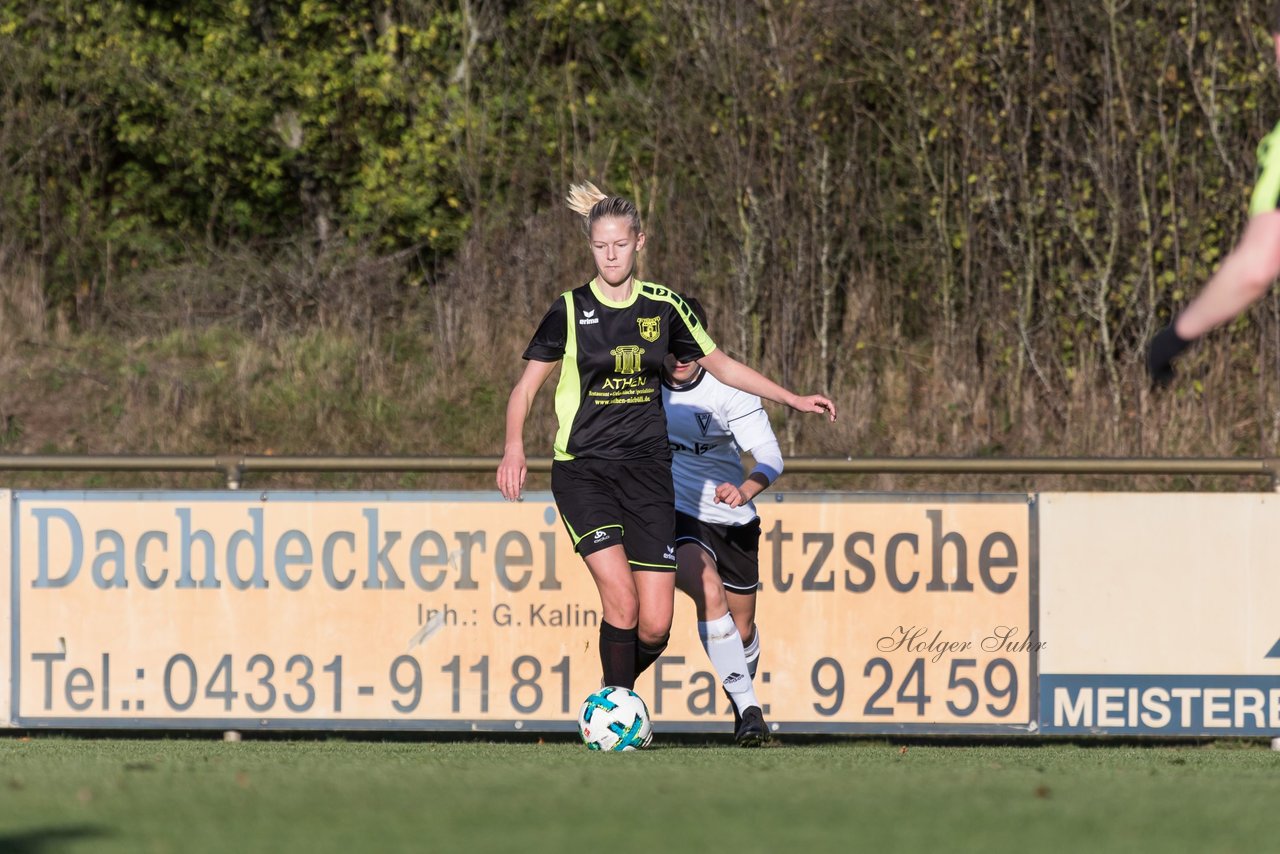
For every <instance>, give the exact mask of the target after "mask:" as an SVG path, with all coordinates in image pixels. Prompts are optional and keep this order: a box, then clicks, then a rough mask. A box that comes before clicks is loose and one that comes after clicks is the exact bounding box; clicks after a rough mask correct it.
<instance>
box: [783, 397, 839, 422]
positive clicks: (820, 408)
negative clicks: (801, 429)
mask: <svg viewBox="0 0 1280 854" xmlns="http://www.w3.org/2000/svg"><path fill="white" fill-rule="evenodd" d="M791 408H792V409H794V410H795V411H797V412H817V413H823V412H825V413H826V414H827V419H828V420H829V421H835V420H836V405H835V404H834V403H832V402H831V401H830V400H828V399H827V398H825V397H823V396H822V395H820V394H810V395H805V396H804V397H797V398H796V399H795V402H793V403H792V404H791Z"/></svg>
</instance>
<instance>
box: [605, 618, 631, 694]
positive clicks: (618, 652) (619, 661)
mask: <svg viewBox="0 0 1280 854" xmlns="http://www.w3.org/2000/svg"><path fill="white" fill-rule="evenodd" d="M600 666H601V667H602V668H603V669H604V684H605V685H617V686H618V687H620V688H634V687H636V630H635V627H634V626H633V627H631V628H629V629H620V628H618V627H617V626H611V625H609V624H608V623H607V622H605V621H604V620H601V621H600Z"/></svg>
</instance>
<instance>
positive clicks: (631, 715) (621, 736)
mask: <svg viewBox="0 0 1280 854" xmlns="http://www.w3.org/2000/svg"><path fill="white" fill-rule="evenodd" d="M578 733H579V735H581V736H582V741H583V743H584V744H586V746H587V747H589V748H590V749H592V750H639V749H640V748H642V747H648V746H649V742H650V741H652V740H653V725H652V724H650V723H649V710H648V709H647V708H646V707H645V704H644V700H642V699H640V695H639V694H637V693H636V692H635V691H632V690H631V689H629V688H618V687H613V686H610V687H608V688H601V689H600V690H599V691H597V692H595V693H594V694H592V695H591V696H590V697H588V698H587V699H585V700H583V702H582V710H581V711H579V712H578Z"/></svg>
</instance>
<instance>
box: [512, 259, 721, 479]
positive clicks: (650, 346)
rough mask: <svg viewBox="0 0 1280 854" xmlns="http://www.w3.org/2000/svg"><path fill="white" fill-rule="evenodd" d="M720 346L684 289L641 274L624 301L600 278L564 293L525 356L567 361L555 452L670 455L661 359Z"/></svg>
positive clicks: (568, 456) (569, 455)
mask: <svg viewBox="0 0 1280 854" xmlns="http://www.w3.org/2000/svg"><path fill="white" fill-rule="evenodd" d="M715 349H716V345H715V342H714V341H712V340H711V338H710V336H708V335H707V333H706V331H705V330H704V329H703V328H702V326H701V325H700V324H699V323H698V319H697V318H696V317H695V316H694V314H693V311H692V310H691V309H690V308H689V306H688V304H687V303H685V301H684V300H683V299H681V298H680V296H679V294H677V293H676V292H675V291H673V290H671V289H670V288H667V287H663V286H662V285H655V284H653V283H651V282H641V281H635V282H633V284H632V288H631V296H630V297H629V298H628V299H626V300H625V301H623V302H615V301H613V300H610V299H608V298H606V297H605V296H604V294H602V293H601V291H600V288H599V284H598V280H595V279H593V280H592V281H590V282H588V283H587V284H585V285H583V286H581V287H578V288H574V289H573V290H571V291H566V292H565V293H563V294H562V295H561V296H560V298H559V299H557V300H556V301H555V302H554V303H552V304H551V308H550V309H548V310H547V313H546V315H545V316H544V317H543V318H542V322H541V323H540V324H538V330H537V331H536V332H535V333H534V334H533V339H532V340H531V341H530V342H529V346H528V348H527V349H526V350H525V352H524V358H526V359H531V360H533V361H538V362H555V361H560V360H563V364H562V365H561V366H560V380H559V382H558V383H557V385H556V418H557V420H558V422H559V429H558V430H557V432H556V439H555V458H556V459H557V460H572V459H576V458H579V457H584V458H592V459H605V460H629V459H640V458H646V457H647V458H653V459H668V460H669V459H670V458H671V450H670V448H669V447H668V444H667V422H666V417H665V415H664V413H663V410H662V384H661V372H662V360H663V359H664V358H665V357H666V355H667V353H674V354H675V356H676V358H678V359H680V360H681V361H693V360H695V359H700V358H702V357H703V356H705V355H708V354H709V353H711V352H713V351H714V350H715Z"/></svg>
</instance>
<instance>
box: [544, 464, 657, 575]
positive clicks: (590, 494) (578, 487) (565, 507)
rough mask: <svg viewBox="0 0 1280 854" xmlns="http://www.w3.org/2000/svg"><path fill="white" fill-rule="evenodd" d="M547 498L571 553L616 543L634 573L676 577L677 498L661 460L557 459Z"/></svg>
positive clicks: (552, 468) (584, 553) (594, 550)
mask: <svg viewBox="0 0 1280 854" xmlns="http://www.w3.org/2000/svg"><path fill="white" fill-rule="evenodd" d="M551 493H552V495H554V496H555V499H556V507H557V508H558V509H559V510H560V518H561V519H562V520H563V521H564V526H565V528H566V529H567V530H568V531H569V537H570V539H572V540H573V548H574V550H576V551H577V552H578V554H580V555H582V556H583V557H586V556H587V555H589V554H592V553H593V552H598V551H600V550H601V549H604V548H608V547H609V546H615V545H618V544H619V543H620V544H621V545H622V547H623V549H624V550H625V551H626V553H627V561H628V562H630V564H631V568H632V569H633V570H648V571H651V572H675V570H676V547H675V541H676V537H675V529H676V496H675V487H673V486H672V484H671V464H670V463H668V462H665V461H661V460H593V459H577V460H556V461H555V462H554V463H552V464H551Z"/></svg>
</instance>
